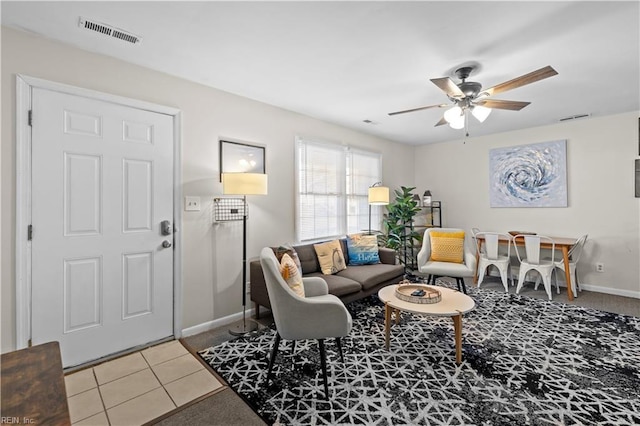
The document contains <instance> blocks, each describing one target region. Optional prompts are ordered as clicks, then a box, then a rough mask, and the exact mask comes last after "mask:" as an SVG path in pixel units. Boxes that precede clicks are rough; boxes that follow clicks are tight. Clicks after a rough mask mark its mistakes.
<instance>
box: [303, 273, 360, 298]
mask: <svg viewBox="0 0 640 426" xmlns="http://www.w3.org/2000/svg"><path fill="white" fill-rule="evenodd" d="M343 272H344V271H343ZM304 276H305V277H320V278H322V279H323V280H325V281H326V283H327V287H328V288H329V293H331V294H333V295H334V296H343V295H345V294H350V293H357V292H359V291H360V290H362V286H361V285H360V283H359V282H357V281H354V280H352V279H350V278H347V277H342V276H340V275H337V274H336V275H324V274H322V273H321V272H314V273H311V274H308V275H307V274H305V275H304Z"/></svg>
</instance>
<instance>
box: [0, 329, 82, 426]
mask: <svg viewBox="0 0 640 426" xmlns="http://www.w3.org/2000/svg"><path fill="white" fill-rule="evenodd" d="M0 364H1V372H0V382H1V388H2V389H1V390H2V399H1V401H0V415H1V416H2V424H9V423H14V424H21V425H24V424H33V425H47V426H48V425H70V424H71V420H70V418H69V406H68V405H67V390H66V388H65V384H64V372H63V370H62V358H61V357H60V345H59V344H58V342H49V343H44V344H42V345H37V346H32V347H30V348H26V349H21V350H19V351H14V352H9V353H6V354H2V357H1V358H0Z"/></svg>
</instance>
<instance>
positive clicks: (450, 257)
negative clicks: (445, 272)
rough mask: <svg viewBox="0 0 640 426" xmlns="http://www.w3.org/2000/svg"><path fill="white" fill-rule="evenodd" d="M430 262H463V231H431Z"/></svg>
mask: <svg viewBox="0 0 640 426" xmlns="http://www.w3.org/2000/svg"><path fill="white" fill-rule="evenodd" d="M429 236H430V238H431V260H433V261H435V262H452V263H462V262H464V231H459V232H440V231H431V232H430V233H429Z"/></svg>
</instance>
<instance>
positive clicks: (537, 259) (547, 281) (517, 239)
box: [513, 234, 556, 300]
mask: <svg viewBox="0 0 640 426" xmlns="http://www.w3.org/2000/svg"><path fill="white" fill-rule="evenodd" d="M521 241H524V247H522V246H521V244H522V243H521ZM513 244H514V247H515V249H516V256H517V257H518V261H519V262H520V272H519V274H518V285H517V287H516V294H519V293H520V290H522V286H523V285H524V280H525V277H526V276H527V272H529V271H537V272H538V273H539V274H540V276H541V277H542V283H543V284H544V289H545V291H546V292H547V296H549V300H551V299H552V296H551V274H552V273H553V270H554V269H555V267H556V264H555V257H554V256H555V248H556V245H555V242H554V241H553V239H552V238H550V237H546V236H543V235H522V234H518V235H516V236H514V237H513ZM543 244H547V245H548V248H549V249H550V250H551V258H550V259H546V258H545V259H543V258H542V256H541V253H542V245H543ZM521 251H522V253H521ZM523 255H524V256H523Z"/></svg>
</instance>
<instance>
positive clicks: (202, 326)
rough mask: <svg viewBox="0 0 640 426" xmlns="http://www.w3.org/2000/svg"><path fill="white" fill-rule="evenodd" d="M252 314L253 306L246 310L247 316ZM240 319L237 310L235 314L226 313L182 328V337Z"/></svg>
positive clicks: (240, 313) (240, 316)
mask: <svg viewBox="0 0 640 426" xmlns="http://www.w3.org/2000/svg"><path fill="white" fill-rule="evenodd" d="M253 314H254V310H253V308H252V309H247V312H246V315H247V318H250V317H252V316H253ZM241 319H242V312H238V313H235V314H231V315H227V316H226V317H222V318H217V319H214V320H212V321H207V322H203V323H202V324H198V325H194V326H192V327H187V328H185V329H183V330H182V337H188V336H193V335H194V334H199V333H204V332H205V331H209V330H213V329H216V328H220V327H224V326H225V325H229V324H232V323H234V322H236V321H240V320H241Z"/></svg>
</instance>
